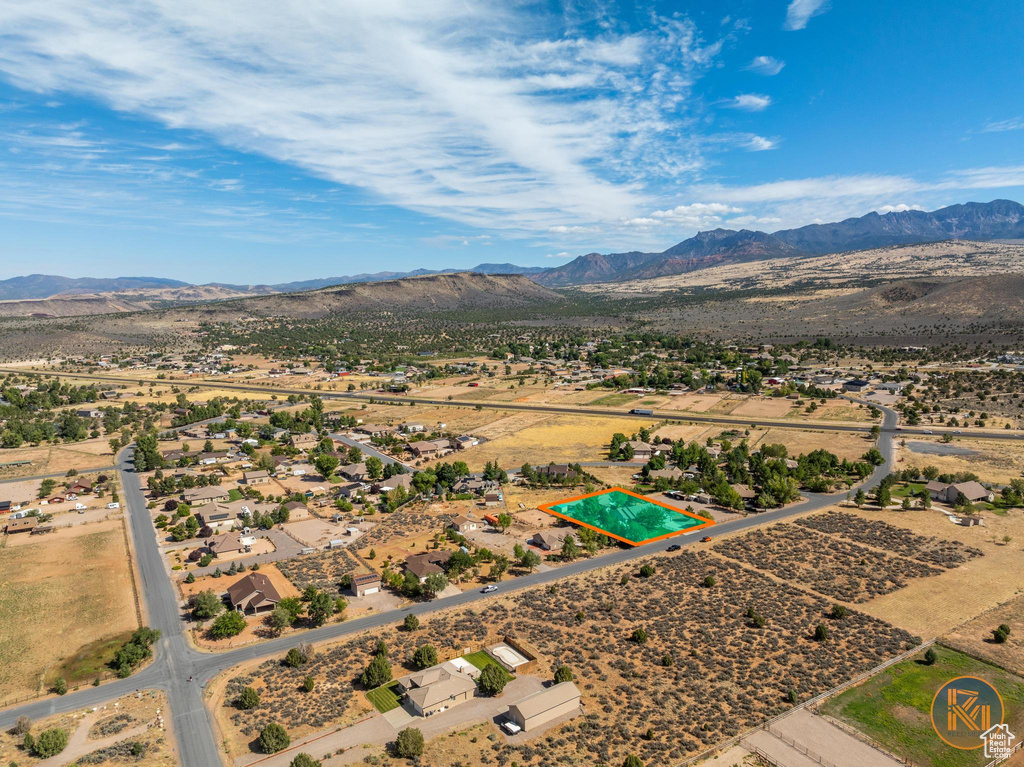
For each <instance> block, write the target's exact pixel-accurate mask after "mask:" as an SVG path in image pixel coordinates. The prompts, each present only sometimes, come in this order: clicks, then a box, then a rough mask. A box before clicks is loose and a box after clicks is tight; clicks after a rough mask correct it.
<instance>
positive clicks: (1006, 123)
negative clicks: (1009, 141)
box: [981, 117, 1024, 133]
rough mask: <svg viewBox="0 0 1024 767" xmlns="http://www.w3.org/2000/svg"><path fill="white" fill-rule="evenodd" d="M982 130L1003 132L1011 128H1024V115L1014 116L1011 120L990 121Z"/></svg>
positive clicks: (985, 131)
mask: <svg viewBox="0 0 1024 767" xmlns="http://www.w3.org/2000/svg"><path fill="white" fill-rule="evenodd" d="M981 130H982V132H983V133H1003V132H1005V131H1011V130H1024V117H1012V118H1010V119H1009V120H999V121H997V122H990V123H988V124H986V125H985V127H984V128H982V129H981Z"/></svg>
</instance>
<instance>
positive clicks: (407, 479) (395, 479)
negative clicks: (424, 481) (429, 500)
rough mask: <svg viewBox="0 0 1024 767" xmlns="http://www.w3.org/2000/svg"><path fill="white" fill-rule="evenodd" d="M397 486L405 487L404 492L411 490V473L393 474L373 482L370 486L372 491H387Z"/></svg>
mask: <svg viewBox="0 0 1024 767" xmlns="http://www.w3.org/2000/svg"><path fill="white" fill-rule="evenodd" d="M399 487H403V488H405V490H406V492H409V491H411V490H412V474H395V475H393V476H391V477H388V478H387V479H382V480H380V481H378V482H375V483H374V484H373V486H372V487H371V488H370V489H371V490H372V491H373V492H374V493H387V492H390V491H392V490H395V489H397V488H399Z"/></svg>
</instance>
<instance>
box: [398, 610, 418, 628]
mask: <svg viewBox="0 0 1024 767" xmlns="http://www.w3.org/2000/svg"><path fill="white" fill-rule="evenodd" d="M402 627H403V628H404V629H405V630H406V631H415V630H416V629H418V628H419V627H420V619H419V618H417V617H416V616H415V615H413V614H412V613H409V614H408V615H406V616H405V620H404V621H402Z"/></svg>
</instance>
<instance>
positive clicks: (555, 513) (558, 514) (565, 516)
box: [537, 487, 715, 546]
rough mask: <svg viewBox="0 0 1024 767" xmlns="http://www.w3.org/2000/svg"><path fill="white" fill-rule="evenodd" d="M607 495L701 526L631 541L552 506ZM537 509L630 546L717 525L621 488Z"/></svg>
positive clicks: (544, 505)
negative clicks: (623, 496)
mask: <svg viewBox="0 0 1024 767" xmlns="http://www.w3.org/2000/svg"><path fill="white" fill-rule="evenodd" d="M607 493H625V494H626V495H631V496H633V497H634V498H639V499H640V500H641V501H644V502H646V503H650V504H653V505H655V506H661V507H662V508H665V509H668V510H669V511H674V512H675V513H676V514H682V515H683V516H684V517H689V518H690V519H698V520H700V524H699V525H694V526H693V527H688V528H686V529H685V530H677V531H675V532H674V533H665V534H664V535H657V536H655V537H654V538H646V539H644V540H642V541H631V540H629V539H628V538H623V537H622V536H621V535H616V534H615V533H610V532H608V531H607V530H605V529H603V528H600V527H596V526H594V525H588V524H587V523H586V522H583V521H581V520H579V519H576V518H575V517H570V516H569V515H568V514H562V513H561V512H559V511H555V510H554V509H553V508H551V507H552V506H561V505H562V504H564V503H572V502H573V501H582V500H583V499H585V498H594V497H596V496H598V495H605V494H607ZM537 508H538V509H540V510H541V511H543V512H546V513H548V514H551V515H552V516H555V517H560V518H561V519H564V520H566V521H567V522H572V523H573V524H574V525H580V526H581V527H587V528H590V529H591V530H595V531H597V532H599V533H601V534H602V535H607V536H609V537H610V538H614V539H615V540H617V541H622V542H623V543H627V544H629V545H630V546H643V545H644V544H645V543H653V542H655V541H661V540H664V539H665V538H672V537H674V536H676V535H684V534H686V533H691V532H693V531H694V530H700V529H701V528H704V527H710V526H711V525H713V524H715V523H714V521H713V520H710V519H704V518H703V517H698V516H697V515H696V514H691V513H690V512H688V511H683V510H682V509H677V508H676V507H675V506H669V505H668V504H667V503H662V502H661V501H656V500H654V499H653V498H648V497H647V496H645V495H640V494H639V493H634V492H633V491H632V490H626V489H625V488H621V487H610V488H608V489H607V490H598V491H597V492H596V493H587V494H586V495H577V496H574V497H573V498H565V499H564V500H561V501H556V502H555V503H545V504H542V505H540V506H538V507H537Z"/></svg>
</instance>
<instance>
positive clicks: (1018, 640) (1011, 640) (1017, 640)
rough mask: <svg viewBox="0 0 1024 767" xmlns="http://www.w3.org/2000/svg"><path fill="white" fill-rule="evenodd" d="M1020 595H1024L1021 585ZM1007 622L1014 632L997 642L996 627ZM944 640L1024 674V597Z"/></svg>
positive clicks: (982, 616) (1012, 600) (950, 644)
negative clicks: (994, 631)
mask: <svg viewBox="0 0 1024 767" xmlns="http://www.w3.org/2000/svg"><path fill="white" fill-rule="evenodd" d="M1015 593H1017V594H1024V587H1021V586H1019V585H1018V588H1017V591H1016V592H1015ZM1004 623H1005V624H1006V625H1007V626H1009V627H1010V635H1009V637H1007V639H1006V641H1005V642H1002V643H997V642H995V641H993V634H992V632H993V630H994V629H996V628H997V627H999V626H1001V625H1003V624H1004ZM942 641H943V642H944V643H946V644H948V645H949V646H951V647H955V648H957V649H959V650H963V651H964V652H966V653H969V654H970V655H974V656H976V657H978V658H984V659H986V660H988V661H990V662H992V663H994V664H996V665H997V666H1002V667H1003V668H1005V669H1008V670H1010V671H1013V672H1014V673H1016V674H1020V675H1024V596H1016V597H1014V598H1012V599H1009V600H1007V601H1005V602H1003V603H1002V604H999V605H997V606H995V607H993V608H992V609H991V610H987V611H986V612H984V613H981V614H980V615H978V616H977V617H976V618H974V619H973V620H970V621H968V622H967V623H963V624H961V625H959V626H957V627H956V628H955V629H953V630H952V631H950V632H949V633H948V634H946V635H945V636H944V637H943V638H942Z"/></svg>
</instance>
